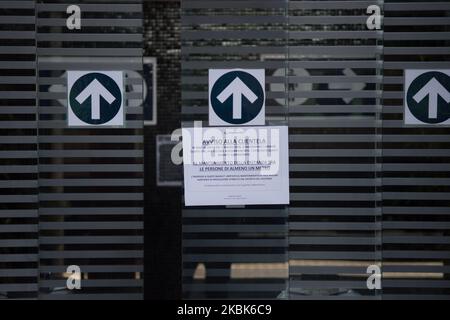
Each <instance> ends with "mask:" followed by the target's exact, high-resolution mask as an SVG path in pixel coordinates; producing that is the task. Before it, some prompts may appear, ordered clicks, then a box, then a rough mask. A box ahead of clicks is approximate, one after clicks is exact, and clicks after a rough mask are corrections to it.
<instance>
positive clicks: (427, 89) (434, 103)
mask: <svg viewBox="0 0 450 320" xmlns="http://www.w3.org/2000/svg"><path fill="white" fill-rule="evenodd" d="M427 96H428V118H430V119H437V109H438V96H440V97H441V98H442V99H444V100H445V102H447V103H449V102H450V92H448V90H447V89H446V88H444V86H443V85H442V84H441V83H440V82H439V81H438V80H436V79H435V78H433V79H431V80H430V81H428V83H427V84H426V85H425V86H423V88H422V89H420V91H418V92H417V93H416V94H415V96H414V97H413V99H414V100H416V102H417V103H419V102H420V101H422V100H423V99H425V98H426V97H427Z"/></svg>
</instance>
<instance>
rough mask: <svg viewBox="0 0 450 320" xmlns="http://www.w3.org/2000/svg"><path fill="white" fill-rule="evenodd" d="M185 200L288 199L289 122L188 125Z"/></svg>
mask: <svg viewBox="0 0 450 320" xmlns="http://www.w3.org/2000/svg"><path fill="white" fill-rule="evenodd" d="M183 162H184V195H185V205H186V206H214V205H215V206H217V205H271V204H272V205H274V204H289V154H288V128H287V126H267V127H209V128H201V127H199V128H185V129H183Z"/></svg>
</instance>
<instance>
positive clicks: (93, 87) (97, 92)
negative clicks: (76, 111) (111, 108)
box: [75, 79, 116, 120]
mask: <svg viewBox="0 0 450 320" xmlns="http://www.w3.org/2000/svg"><path fill="white" fill-rule="evenodd" d="M89 97H92V98H91V119H93V120H99V119H100V97H103V99H105V100H106V102H108V103H109V104H111V103H113V102H114V101H115V100H116V98H115V97H114V96H113V95H112V94H111V92H109V91H108V89H106V88H105V87H104V86H103V85H102V84H101V83H100V82H99V81H98V80H97V79H94V80H93V81H92V82H91V83H90V84H89V85H88V86H87V87H86V88H84V90H83V91H81V92H80V94H79V95H78V96H77V97H76V98H75V99H76V100H77V101H78V103H79V104H82V103H83V102H85V101H86V99H88V98H89Z"/></svg>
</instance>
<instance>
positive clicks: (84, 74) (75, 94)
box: [67, 71, 124, 127]
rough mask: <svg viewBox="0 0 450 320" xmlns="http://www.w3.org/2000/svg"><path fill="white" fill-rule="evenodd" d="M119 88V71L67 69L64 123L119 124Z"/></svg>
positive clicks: (120, 113) (122, 123) (120, 89)
mask: <svg viewBox="0 0 450 320" xmlns="http://www.w3.org/2000/svg"><path fill="white" fill-rule="evenodd" d="M123 92H124V90H123V72H121V71H67V106H68V108H67V124H68V126H69V127H74V126H75V127H92V126H123V125H124V108H123Z"/></svg>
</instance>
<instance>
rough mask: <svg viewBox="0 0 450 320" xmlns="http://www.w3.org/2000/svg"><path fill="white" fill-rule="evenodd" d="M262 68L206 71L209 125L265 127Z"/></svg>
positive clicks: (263, 75) (263, 74) (263, 76)
mask: <svg viewBox="0 0 450 320" xmlns="http://www.w3.org/2000/svg"><path fill="white" fill-rule="evenodd" d="M265 99H266V98H265V70H264V69H210V70H209V99H208V100H209V125H210V126H230V125H235V126H238V125H264V124H265V120H266V117H265V115H266V114H265V113H266V110H265V109H266V108H265Z"/></svg>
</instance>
